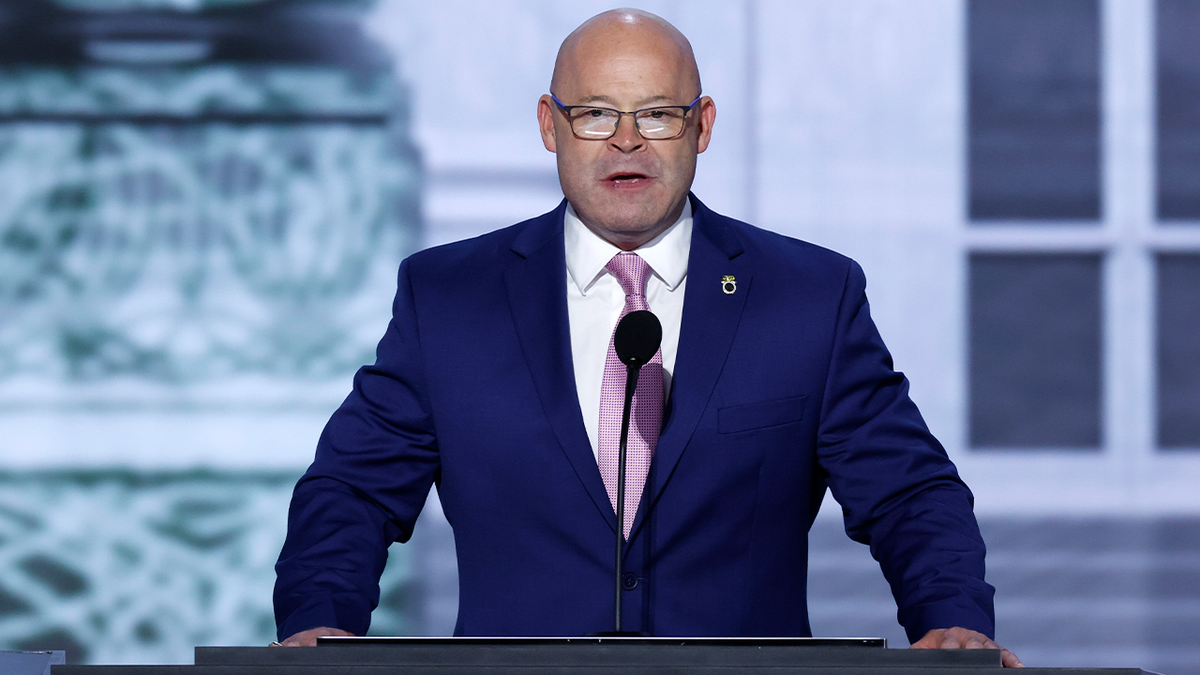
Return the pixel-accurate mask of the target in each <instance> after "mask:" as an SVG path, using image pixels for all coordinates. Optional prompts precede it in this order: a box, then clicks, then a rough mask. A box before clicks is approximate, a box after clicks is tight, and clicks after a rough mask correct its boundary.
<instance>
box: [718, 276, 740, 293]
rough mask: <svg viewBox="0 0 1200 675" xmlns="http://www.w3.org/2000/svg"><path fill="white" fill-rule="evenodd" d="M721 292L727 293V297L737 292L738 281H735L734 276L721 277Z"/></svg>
mask: <svg viewBox="0 0 1200 675" xmlns="http://www.w3.org/2000/svg"><path fill="white" fill-rule="evenodd" d="M721 290H722V291H725V295H733V292H734V291H736V290H737V279H734V278H733V275H732V274H726V275H725V276H723V277H721Z"/></svg>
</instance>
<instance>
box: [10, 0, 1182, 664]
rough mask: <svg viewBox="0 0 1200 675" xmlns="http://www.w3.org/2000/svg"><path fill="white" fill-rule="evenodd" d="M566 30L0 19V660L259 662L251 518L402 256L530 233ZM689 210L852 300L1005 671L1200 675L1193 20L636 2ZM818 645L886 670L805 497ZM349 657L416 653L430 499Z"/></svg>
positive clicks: (830, 537)
mask: <svg viewBox="0 0 1200 675" xmlns="http://www.w3.org/2000/svg"><path fill="white" fill-rule="evenodd" d="M612 6H615V5H614V4H613V3H605V2H595V1H590V0H589V1H587V2H572V3H566V2H560V1H558V0H494V1H493V2H488V3H478V2H472V1H469V0H444V1H441V2H417V1H416V0H378V1H375V2H371V1H368V0H307V1H306V0H0V649H65V650H67V658H68V663H190V662H191V660H192V648H193V646H195V645H261V644H266V643H267V642H269V641H271V640H273V639H274V637H275V636H274V619H273V616H272V610H271V587H272V584H273V582H274V571H273V564H274V561H275V558H276V556H277V555H278V552H279V548H280V546H281V544H282V540H283V536H284V530H285V526H286V514H287V504H288V500H289V497H290V492H291V488H292V486H293V485H294V483H295V481H296V479H297V478H299V476H300V475H301V473H302V472H303V471H304V468H305V467H306V466H307V463H308V462H309V461H310V460H311V458H312V452H313V448H314V447H315V444H316V440H317V437H318V435H319V434H320V430H321V428H322V426H323V424H324V422H325V420H326V419H327V418H328V416H329V415H330V413H331V412H332V411H333V410H334V409H335V408H336V407H337V405H338V404H339V403H340V401H341V399H342V398H343V397H344V396H345V395H346V393H347V392H348V391H349V387H350V379H351V377H352V375H353V373H354V371H355V370H356V369H357V368H358V367H359V366H361V365H363V364H365V363H370V362H371V361H372V360H373V358H374V345H375V343H376V341H377V340H378V339H379V337H380V336H381V335H382V334H383V331H384V328H385V327H386V323H387V321H388V318H389V312H390V303H391V298H392V294H393V292H394V290H395V278H396V276H395V275H396V268H397V266H398V264H399V262H400V260H401V259H402V258H403V257H404V256H405V255H407V254H409V253H411V252H413V251H415V250H418V249H420V248H422V247H426V246H432V245H437V244H441V243H445V242H448V241H453V240H456V239H461V238H464V237H469V236H475V235H477V234H481V233H483V232H487V231H489V230H492V229H495V228H497V227H502V226H506V225H509V224H512V223H514V222H517V221H519V220H524V219H526V218H529V217H531V216H534V215H538V214H540V213H543V212H545V211H547V210H549V209H551V208H553V207H554V206H555V205H557V204H558V202H559V200H560V199H561V198H562V195H561V192H560V190H559V187H558V182H557V176H556V171H555V164H554V157H553V155H551V154H549V153H547V152H546V151H545V150H544V148H543V147H542V144H541V140H540V138H539V135H538V131H537V127H536V123H535V108H536V101H537V98H538V96H540V95H541V94H543V93H545V92H546V88H547V87H548V84H549V78H550V71H551V68H552V65H553V61H554V55H555V52H556V51H557V48H558V44H559V42H560V41H561V40H562V38H563V37H564V36H565V35H567V33H569V32H570V31H571V30H572V29H574V27H575V26H577V25H578V24H579V23H580V22H582V21H583V20H585V19H586V18H588V17H590V16H592V15H593V14H595V13H597V12H600V11H602V10H604V9H608V8H610V7H612ZM640 6H641V7H643V8H644V9H646V10H649V11H652V12H655V13H657V14H660V15H662V16H663V17H665V18H667V19H668V20H670V21H672V22H673V23H675V24H676V25H677V26H678V27H679V28H680V29H681V30H682V31H683V32H684V33H685V34H686V35H688V37H689V38H690V40H691V41H692V44H693V46H694V48H695V52H696V55H697V59H698V61H699V63H700V69H701V74H702V77H703V80H704V90H705V93H706V94H708V95H711V96H712V97H713V98H714V99H715V101H716V105H717V109H718V115H717V123H716V127H715V133H714V137H713V142H712V145H711V146H710V147H709V149H708V151H707V152H706V153H705V154H704V155H703V156H702V157H701V158H700V162H699V167H698V175H697V179H696V183H695V186H694V189H695V192H696V193H697V195H698V196H699V197H700V198H701V199H703V200H704V201H705V202H706V203H707V204H708V205H710V206H712V207H713V208H714V209H716V210H717V211H720V212H723V213H726V214H728V215H730V216H734V217H737V218H740V219H743V220H747V221H750V222H752V223H755V224H757V225H759V226H762V227H766V228H768V229H772V230H775V231H779V232H783V233H785V234H788V235H791V236H796V237H799V238H802V239H806V240H809V241H812V242H814V243H817V244H820V245H823V246H827V247H830V248H834V249H836V250H838V251H840V252H842V253H845V254H847V255H849V256H851V257H853V258H855V259H856V260H858V261H859V262H861V263H862V264H863V267H864V268H865V270H866V272H867V277H868V280H869V282H870V283H869V286H868V294H869V296H870V298H871V302H872V314H873V316H874V318H875V320H876V322H877V323H878V325H879V327H880V330H881V332H882V333H883V335H884V338H885V339H886V340H887V342H888V345H889V346H890V348H891V350H892V352H893V354H894V356H895V360H896V365H897V368H899V369H901V370H903V371H904V372H905V373H907V374H908V375H909V377H910V378H911V380H912V395H913V397H914V399H915V400H916V402H917V404H918V405H919V406H920V407H921V409H922V411H923V413H924V415H925V416H926V419H927V421H928V422H929V424H930V427H931V428H932V429H933V431H934V433H935V434H936V435H938V437H939V438H940V439H941V440H942V441H943V442H944V443H945V445H946V447H947V450H948V452H949V453H950V454H951V456H952V458H953V459H954V460H955V462H956V463H957V464H958V466H959V468H960V471H961V473H962V474H963V476H964V478H965V479H966V481H967V482H968V484H969V485H971V487H972V489H973V490H974V492H975V496H976V510H977V513H978V516H979V518H980V522H981V526H982V528H983V530H984V536H985V539H986V540H987V541H988V545H989V557H988V565H989V569H988V577H989V581H990V582H991V583H992V584H994V585H995V586H996V587H997V639H998V640H999V641H1000V642H1001V643H1002V644H1005V645H1006V646H1008V647H1010V648H1012V649H1013V650H1014V651H1016V652H1017V653H1018V654H1020V655H1021V657H1022V659H1023V660H1024V661H1025V662H1026V663H1027V664H1029V665H1041V666H1123V667H1128V666H1139V667H1143V668H1146V669H1150V670H1158V671H1162V672H1167V673H1172V674H1178V675H1187V674H1189V673H1191V674H1200V666H1197V665H1196V664H1198V663H1200V646H1198V645H1197V643H1196V641H1195V637H1194V636H1195V635H1197V634H1200V490H1198V489H1197V488H1196V486H1197V485H1200V340H1198V339H1197V337H1196V335H1197V332H1198V331H1200V0H799V1H797V0H732V1H717V0H711V1H710V0H704V1H699V0H691V1H687V2H685V1H683V0H647V1H646V2H644V3H642V4H641V5H640ZM811 538H812V559H811V565H810V570H809V575H810V584H809V588H810V607H811V615H812V623H813V629H814V631H815V632H816V634H817V635H881V636H884V637H887V638H889V641H890V642H891V644H892V646H904V645H906V644H907V643H906V641H905V639H904V637H903V632H902V630H901V629H900V628H899V626H898V625H897V624H896V622H895V605H894V602H893V601H892V599H891V597H890V594H889V591H888V588H887V585H886V582H884V580H883V578H882V575H881V574H880V573H879V570H878V567H877V565H876V564H875V562H874V561H873V560H871V558H870V555H869V552H868V551H867V549H866V548H865V547H862V546H859V545H857V544H854V543H853V542H850V541H849V540H848V539H847V538H846V537H845V535H844V533H843V532H842V523H841V520H840V517H839V510H838V508H837V505H836V504H833V503H832V501H831V500H828V499H827V501H826V504H825V507H824V508H823V510H822V515H821V516H820V517H819V518H818V520H817V523H816V524H815V525H814V527H813V531H812V533H811ZM382 585H383V594H382V604H381V607H380V609H379V610H378V611H377V612H376V613H375V615H374V618H373V625H372V632H373V633H376V634H417V635H421V634H432V635H439V634H449V633H450V632H451V631H452V629H453V624H454V617H455V612H456V603H457V586H456V571H455V555H454V549H453V537H452V533H451V531H450V528H449V526H448V525H447V524H446V522H445V519H444V517H442V516H441V512H440V508H439V505H438V503H437V499H436V494H435V495H434V496H432V497H431V498H430V500H429V503H428V504H427V506H426V510H425V513H424V514H423V516H422V520H421V521H420V522H419V524H418V531H417V532H416V534H415V535H414V537H413V540H412V541H411V543H409V544H407V545H404V546H400V545H396V546H393V547H392V550H391V555H390V561H389V565H388V570H387V572H386V574H385V577H384V580H383V582H382Z"/></svg>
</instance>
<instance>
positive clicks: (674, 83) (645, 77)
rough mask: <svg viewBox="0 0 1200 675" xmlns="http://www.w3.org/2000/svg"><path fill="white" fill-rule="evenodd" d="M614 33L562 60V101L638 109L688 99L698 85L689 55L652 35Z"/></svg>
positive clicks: (586, 41) (584, 42)
mask: <svg viewBox="0 0 1200 675" xmlns="http://www.w3.org/2000/svg"><path fill="white" fill-rule="evenodd" d="M614 33H615V32H612V31H606V32H604V33H597V34H594V35H589V36H586V37H584V38H582V39H581V40H580V41H579V42H578V43H577V44H576V45H574V48H573V49H571V50H570V51H569V52H568V53H567V54H565V55H564V56H566V58H565V59H564V60H563V61H562V62H560V63H559V66H560V72H559V73H558V75H559V77H558V78H556V79H557V80H558V83H557V84H558V88H559V89H560V91H559V92H556V93H557V94H558V95H559V96H560V97H562V96H567V97H570V98H571V99H572V100H573V101H582V100H584V99H587V100H589V101H608V102H611V103H625V104H629V105H636V104H641V103H653V102H660V101H666V100H675V99H679V98H681V97H687V96H689V90H690V89H694V88H695V84H694V82H695V79H696V78H695V75H694V73H695V66H694V64H693V63H692V61H691V57H690V54H688V53H685V52H684V51H683V50H682V49H681V48H680V47H679V46H678V45H677V44H676V43H675V42H674V41H672V40H669V39H666V38H664V37H662V36H661V35H656V34H654V33H653V32H651V31H624V32H620V33H615V34H614ZM696 93H699V92H695V93H691V96H693V97H694V96H695V94H696ZM688 100H691V98H688ZM684 103H686V101H684Z"/></svg>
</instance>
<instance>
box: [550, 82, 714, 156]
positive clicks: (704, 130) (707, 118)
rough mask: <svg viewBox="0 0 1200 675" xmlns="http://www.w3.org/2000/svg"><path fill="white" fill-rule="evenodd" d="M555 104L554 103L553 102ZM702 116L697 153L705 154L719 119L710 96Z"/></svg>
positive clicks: (706, 99) (699, 124) (701, 112)
mask: <svg viewBox="0 0 1200 675" xmlns="http://www.w3.org/2000/svg"><path fill="white" fill-rule="evenodd" d="M552 102H553V101H552ZM699 107H700V115H699V120H700V121H699V123H698V126H699V128H700V135H699V136H698V137H697V138H696V152H704V151H705V150H707V149H708V142H709V140H711V139H712V128H713V122H714V121H716V119H717V104H715V103H713V100H712V99H711V98H709V97H708V96H705V97H704V98H702V99H700V104H699Z"/></svg>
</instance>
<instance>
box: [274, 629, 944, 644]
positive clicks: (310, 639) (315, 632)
mask: <svg viewBox="0 0 1200 675" xmlns="http://www.w3.org/2000/svg"><path fill="white" fill-rule="evenodd" d="M324 635H354V633H347V632H346V631H344V630H342V629H340V628H328V627H326V626H321V627H320V628H310V629H308V630H302V631H300V632H299V633H296V634H295V635H293V636H291V637H290V638H288V639H286V640H284V641H283V646H284V647H316V646H317V638H319V637H321V636H324ZM926 637H928V636H926ZM914 646H915V645H914Z"/></svg>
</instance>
